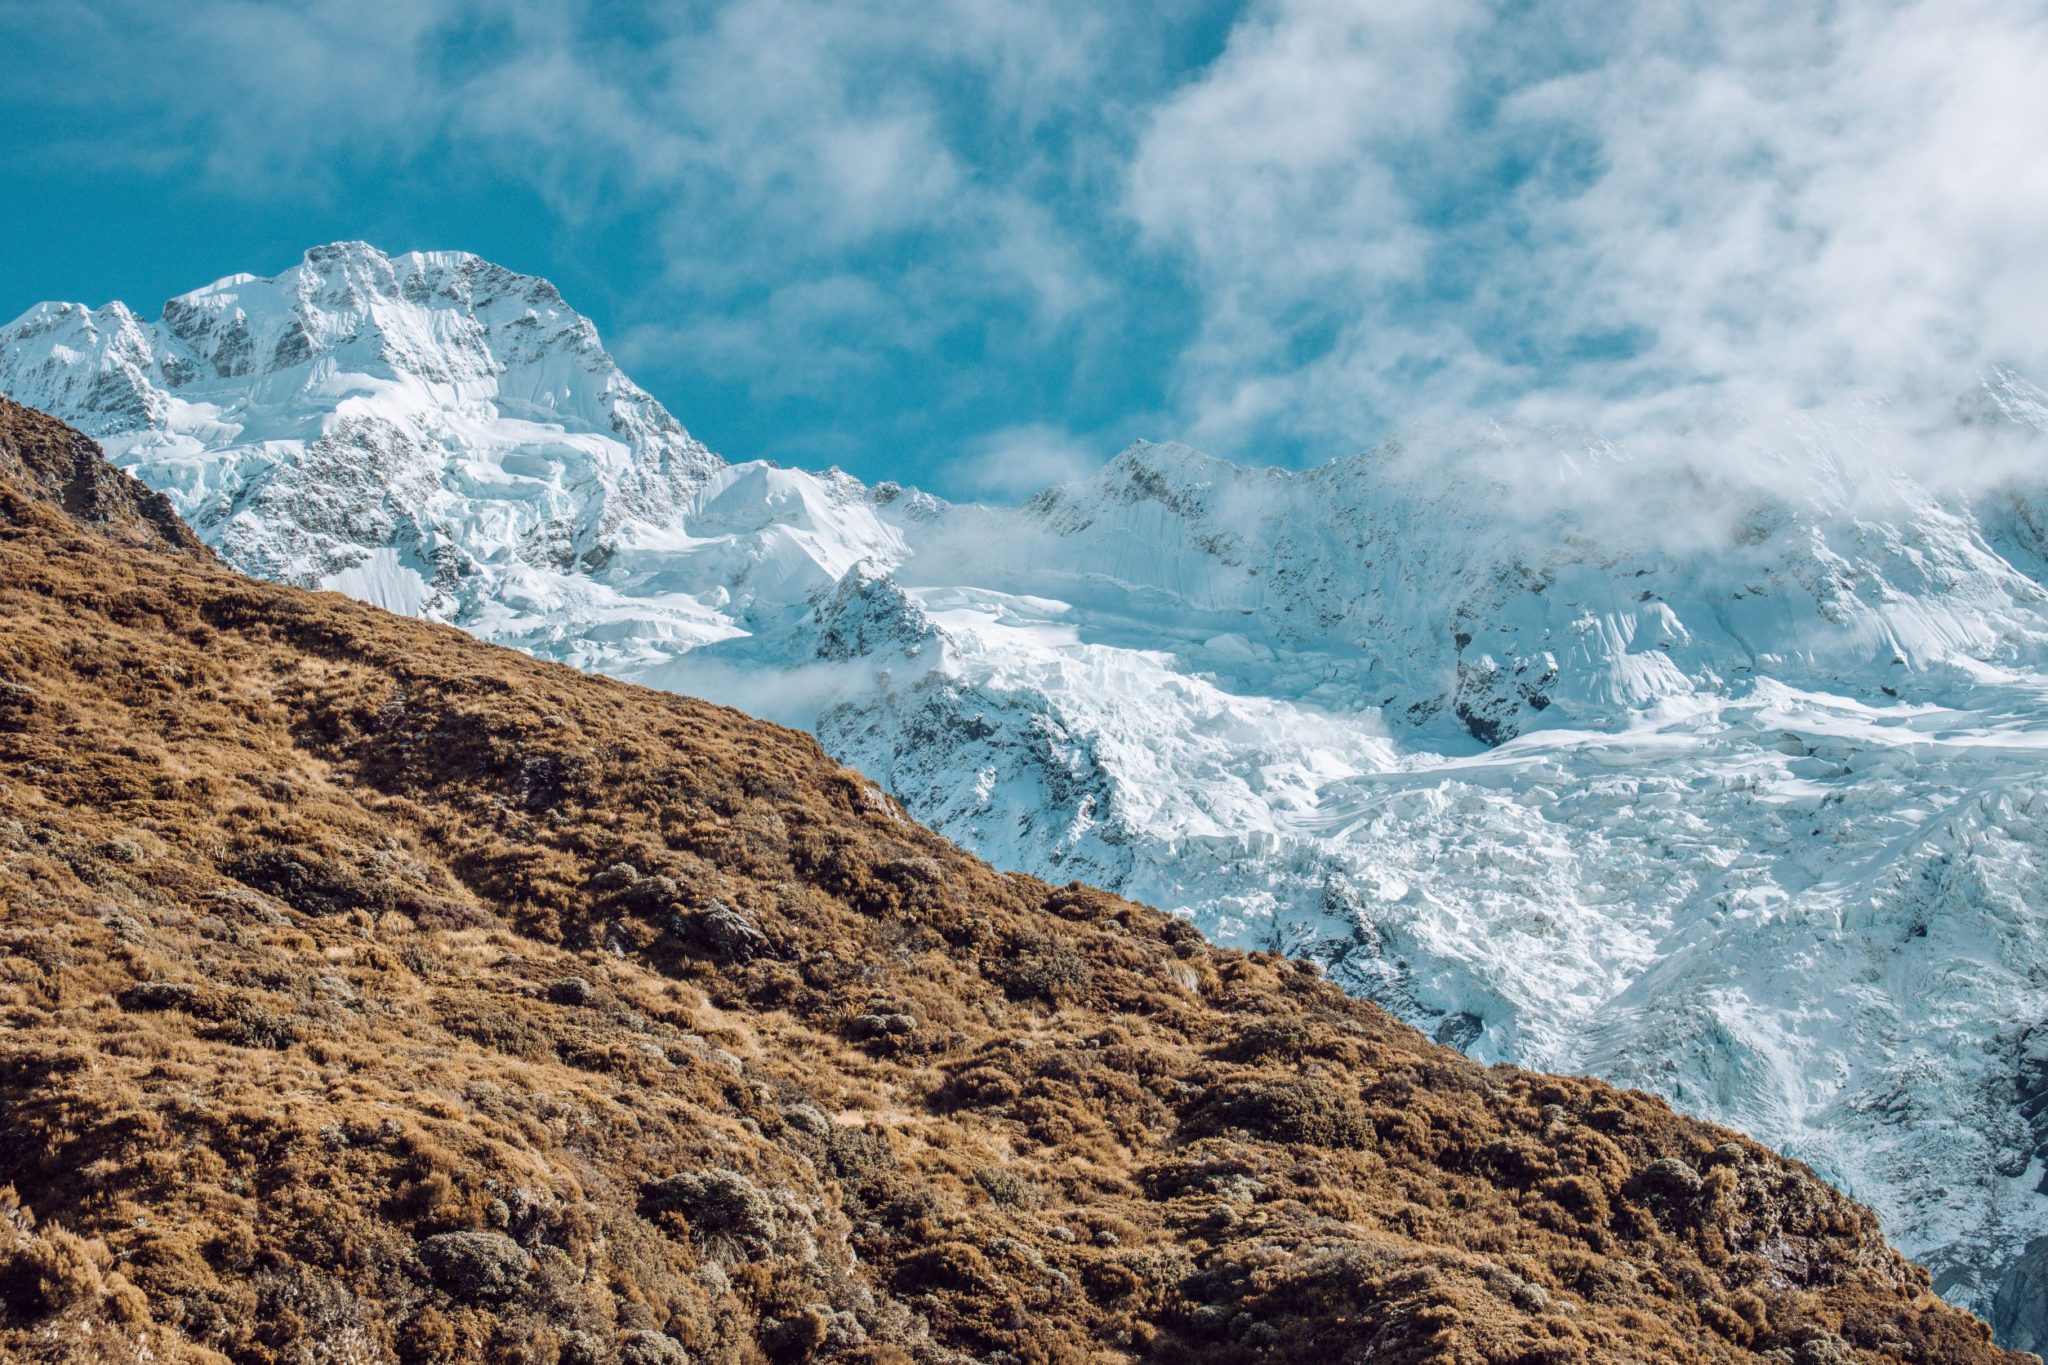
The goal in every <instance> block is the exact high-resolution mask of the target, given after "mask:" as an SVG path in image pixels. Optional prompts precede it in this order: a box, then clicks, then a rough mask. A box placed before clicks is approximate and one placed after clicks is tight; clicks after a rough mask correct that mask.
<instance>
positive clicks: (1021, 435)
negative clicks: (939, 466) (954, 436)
mask: <svg viewBox="0 0 2048 1365" xmlns="http://www.w3.org/2000/svg"><path fill="white" fill-rule="evenodd" d="M1104 459H1105V456H1104V454H1103V452H1102V451H1100V450H1098V449H1096V448H1094V447H1093V446H1092V445H1091V444H1089V443H1087V442H1084V441H1082V440H1080V439H1078V438H1076V437H1075V436H1074V435H1073V434H1072V433H1071V432H1068V431H1064V430H1062V429H1061V428H1059V427H1056V426H1052V425H1050V424H1047V423H1043V422H1032V423H1026V424H1024V425H1021V426H1013V427H1005V428H1003V429H1002V430H1000V431H993V432H990V433H989V434H988V435H986V436H983V437H981V438H980V439H979V440H978V441H976V442H975V444H974V447H973V449H972V450H971V451H970V452H969V454H968V456H967V458H965V459H964V460H962V461H961V462H960V464H959V465H958V466H957V467H956V470H955V477H956V478H957V480H958V482H959V483H960V485H961V486H962V487H963V488H965V489H967V490H968V491H969V492H970V493H974V494H979V495H981V496H984V497H994V498H999V499H1005V500H1008V499H1015V498H1025V497H1030V496H1031V495H1032V494H1034V493H1038V492H1042V491H1043V490H1045V489H1047V488H1052V487H1055V486H1057V485H1059V484H1063V483H1071V482H1072V481H1073V480H1075V479H1079V478H1085V477H1086V476H1087V475H1089V474H1091V473H1093V472H1094V471H1095V470H1096V469H1097V468H1099V467H1100V466H1101V465H1102V463H1103V461H1104Z"/></svg>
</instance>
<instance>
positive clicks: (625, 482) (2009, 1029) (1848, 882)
mask: <svg viewBox="0 0 2048 1365" xmlns="http://www.w3.org/2000/svg"><path fill="white" fill-rule="evenodd" d="M0 391H4V392H6V393H7V394H8V395H9V396H10V397H13V398H15V399H16V400H18V401H20V402H24V403H28V404H30V405H32V406H35V407H38V408H42V409H44V410H46V411H49V412H52V413H54V414H56V415H57V416H60V417H62V418H64V419H66V420H67V421H70V422H72V423H74V424H75V425H77V426H79V427H80V428H81V429H83V430H85V431H87V432H88V433H90V434H91V435H93V436H94V437H96V438H97V439H99V440H100V441H101V442H102V444H103V445H104V446H105V447H106V449H107V451H108V453H109V455H110V456H111V457H112V458H113V459H114V460H115V462H116V463H118V464H120V465H121V466H122V467H124V468H126V469H128V470H129V471H131V472H132V473H134V474H136V475H137V476H139V477H140V478H142V479H143V480H145V481H146V482H147V483H149V484H150V485H151V486H152V487H155V488H157V489H159V490H161V491H162V492H164V493H165V494H167V495H168V496H169V497H170V498H171V500H172V501H173V503H174V504H175V506H176V507H177V509H178V510H179V512H180V513H181V514H182V515H183V516H184V517H185V518H186V520H187V521H188V522H190V523H191V524H192V525H193V527H194V528H195V529H196V530H197V531H198V532H199V533H200V535H201V536H203V537H204V538H205V539H206V540H207V541H208V542H209V543H210V544H212V545H214V546H215V547H216V548H217V549H218V550H219V551H220V552H221V553H222V554H223V555H224V556H225V557H226V558H227V559H228V560H229V561H230V562H231V563H233V564H235V565H236V566H237V567H239V568H242V569H244V570H246V571H248V572H250V573H253V574H256V575H259V576H263V577H268V578H274V579H279V580H283V581H288V582H292V583H296V584H300V585H303V586H308V587H317V588H326V589H331V590H334V591H339V592H345V593H348V594H350V595H352V596H355V597H358V598H362V599H364V600H367V601H371V602H375V603H377V604H379V605H382V606H385V607H388V608H391V609H393V610H397V611H402V612H408V613H412V614H416V615H423V616H428V617H433V618H435V619H439V620H443V621H448V622H451V623H453V624H456V625H458V626H461V627H463V628H465V629H468V630H471V631H473V632H475V633H477V634H479V635H482V636H485V637H487V638H490V639H492V640H496V641H499V642H501V643H504V644H508V645H512V646H515V647H518V648H520V649H524V650H528V651H530V652H532V653H535V654H538V655H541V656H544V657H548V658H552V659H557V660H560V661H563V662H565V663H569V664H572V665H574V666H577V667H580V668H584V669H591V670H597V671H602V672H605V673H610V674H613V675H616V676H619V677H624V678H629V679H633V680H636V681H640V682H644V683H648V684H650V685H654V686H658V687H665V688H670V689H675V690H683V691H689V692H692V693H696V694H699V695H704V696H707V697H710V698H712V699H714V700H719V701H725V702H728V703H730V704H733V705H735V706H738V707H741V708H743V709H745V710H748V711H751V712H754V713H756V714H759V715H763V716H766V717H768V718H770V719H774V720H778V721H782V722H784V723H787V724H792V725H797V726H801V727H803V728H806V729H809V730H811V731H812V732H813V733H815V734H816V735H817V736H818V737H819V739H820V740H821V742H822V743H823V744H824V745H825V747H826V748H827V749H828V750H829V751H830V752H831V753H832V754H833V755H834V756H835V757H836V758H839V759H840V760H842V761H845V762H847V763H849V764H851V765H853V766H855V767H857V768H859V769H861V770H862V771H864V772H866V773H867V774H869V775H870V776H871V777H873V778H874V779H875V780H876V781H877V782H879V783H881V784H882V785H884V786H885V787H886V788H887V789H888V790H889V791H890V792H892V793H894V794H895V795H896V796H897V797H899V798H900V799H901V800H902V801H903V802H904V804H905V806H906V807H907V808H908V809H910V810H911V811H912V812H913V813H914V814H915V815H917V816H918V818H920V819H921V820H923V821H925V822H926V823H928V824H930V825H931V826H933V827H934V828H936V829H938V830H940V831H941V832H943V833H945V834H947V835H948V836H950V837H952V838H954V839H955V840H957V841H959V842H961V843H962V844H964V845H966V846H967V847H969V848H971V849H973V850H975V851H976V852H978V853H980V854H981V855H982V856H984V857H986V858H988V859H989V860H990V861H992V862H994V863H996V864H998V865H1000V866H1004V867H1010V868H1017V869H1022V870H1026V871H1030V872H1033V873H1036V874H1038V875H1040V876H1044V877H1047V878H1050V879H1053V880H1057V881H1064V880H1067V879H1082V880H1087V881H1091V882H1096V883H1099V884H1102V885H1105V886H1108V887H1110V888H1112V889H1114V890H1117V891H1119V892H1122V893H1123V894H1126V895H1130V896H1134V897H1137V898H1140V899H1143V900H1147V901H1150V902H1152V903H1154V904H1157V905H1160V906H1162V907H1165V908H1168V909H1170V910H1173V911H1175V912H1178V913H1183V914H1185V915H1187V916H1188V917H1190V918H1191V919H1192V920H1193V921H1194V922H1195V923H1196V924H1197V925H1198V926H1200V927H1201V928H1202V929H1203V930H1204V931H1205V932H1207V933H1208V934H1210V935H1211V936H1212V937H1214V938H1216V939H1219V940H1221V941H1223V942H1226V943H1230V944H1234V945H1239V946H1244V947H1249V948H1256V949H1271V950H1277V951H1280V952H1285V953H1289V954H1292V955H1295V956H1298V957H1304V958H1308V959H1311V960H1313V961H1315V962H1317V963H1319V964H1321V965H1322V967H1323V968H1324V970H1325V971H1326V972H1328V974H1329V975H1331V976H1332V977H1333V978H1334V979H1336V980H1337V981H1339V982H1341V983H1342V984H1343V985H1344V986H1345V987H1346V988H1347V989H1350V990H1353V991H1355V992H1357V993H1360V994H1363V995H1366V996H1369V997H1371V998H1373V999H1375V1000H1377V1001H1379V1002H1381V1003H1382V1004H1384V1005H1386V1006H1387V1007H1388V1008H1390V1009H1392V1010H1393V1011H1394V1012H1396V1013H1397V1014H1399V1015H1401V1016H1402V1017H1403V1018H1406V1019H1408V1020H1409V1021H1411V1022H1413V1023H1415V1024H1416V1025H1418V1026H1419V1027H1421V1028H1423V1029H1424V1030H1425V1031H1427V1032H1430V1033H1431V1034H1433V1035H1434V1036H1435V1037H1437V1038H1438V1039H1439V1040H1440V1041H1443V1042H1445V1043H1447V1044H1451V1045H1454V1046H1457V1047H1460V1048H1462V1049H1464V1050H1465V1051H1467V1052H1469V1053H1472V1054H1473V1055H1475V1056H1478V1057H1480V1058H1482V1059H1498V1060H1512V1061H1516V1062H1519V1063H1523V1064H1526V1065H1530V1066H1535V1067H1541V1068H1544V1069H1549V1070H1562V1071H1585V1072H1591V1073H1594V1074H1597V1075H1600V1076H1602V1077H1605V1078H1607V1079H1609V1080H1613V1081H1617V1082H1621V1083H1624V1084H1630V1085H1638V1086H1642V1087H1644V1088H1646V1089H1650V1090H1653V1091H1655V1092H1657V1093H1659V1094H1661V1095H1663V1096H1665V1097H1667V1098H1668V1099H1670V1100H1671V1101H1672V1102H1673V1103H1674V1104H1676V1105H1678V1106H1679V1107H1681V1108H1683V1109H1686V1110H1688V1111H1691V1112H1693V1113H1696V1114H1700V1115H1703V1116H1706V1117H1709V1118H1712V1119H1715V1120H1718V1121H1721V1122H1724V1123H1727V1124H1730V1125H1731V1126H1734V1127H1737V1128H1740V1129H1742V1130H1744V1131H1746V1132H1749V1133H1752V1134H1754V1135H1756V1136H1757V1137H1759V1138H1760V1139H1762V1140H1764V1141H1767V1142H1770V1143H1771V1144H1773V1145H1774V1146H1776V1147H1777V1148H1779V1149H1780V1150H1782V1151H1784V1152H1786V1153H1788V1154H1790V1155H1792V1156H1795V1157H1798V1158H1801V1159H1803V1160H1805V1161H1807V1162H1809V1163H1811V1164H1812V1165H1813V1166H1814V1167H1815V1168H1816V1169H1817V1170H1819V1171H1820V1172H1821V1173H1822V1174H1824V1175H1825V1176H1827V1177H1828V1178H1830V1179H1832V1180H1834V1181H1836V1182H1837V1183H1839V1184H1841V1185H1842V1186H1843V1187H1845V1188H1846V1189H1848V1190H1849V1191H1850V1192H1851V1193H1853V1194H1855V1195H1856V1196H1857V1197H1858V1198H1860V1199H1863V1200H1865V1201H1866V1202H1868V1203H1870V1204H1871V1205H1872V1206H1873V1207H1874V1208H1876V1209H1877V1211H1878V1212H1879V1214H1880V1216H1881V1217H1882V1219H1883V1221H1884V1223H1885V1226H1886V1230H1887V1232H1888V1233H1889V1235H1890V1236H1891V1237H1892V1238H1893V1239H1894V1240H1895V1241H1896V1242H1897V1243H1898V1244H1899V1245H1900V1246H1901V1247H1902V1248H1904V1249H1905V1250H1906V1251H1907V1252H1908V1253H1909V1254H1911V1255H1913V1256H1914V1257H1915V1258H1916V1259H1919V1260H1920V1261H1922V1262H1923V1263H1925V1264H1926V1265H1928V1266H1929V1267H1930V1269H1931V1270H1932V1271H1933V1272H1934V1274H1935V1276H1936V1284H1937V1287H1938V1288H1939V1289H1940V1290H1941V1291H1942V1292H1944V1293H1946V1294H1948V1295H1950V1296H1951V1297H1952V1298H1955V1299H1957V1300H1959V1301H1961V1302H1963V1303H1965V1304H1968V1305H1969V1306H1971V1307H1973V1308H1977V1309H1978V1310H1980V1311H1982V1312H1984V1313H1986V1314H1987V1315H1990V1316H1992V1317H1993V1318H1994V1320H1995V1321H1996V1323H1997V1325H1998V1326H1999V1329H2000V1331H2001V1333H2002V1336H2003V1338H2004V1339H2005V1340H2006V1341H2007V1344H2009V1345H2014V1346H2020V1347H2025V1348H2034V1349H2038V1348H2040V1347H2042V1346H2043V1345H2048V1341H2043V1340H2040V1339H2037V1334H2038V1333H2040V1332H2041V1331H2042V1328H2041V1326H2040V1324H2041V1323H2042V1321H2043V1318H2044V1314H2043V1311H2042V1305H2040V1304H2038V1303H2035V1302H2032V1298H2033V1297H2034V1296H2035V1295H2037V1292H2038V1290H2037V1286H2038V1285H2039V1284H2040V1283H2042V1282H2043V1280H2044V1277H2048V906H2044V899H2043V893H2042V891H2041V889H2040V888H2041V887H2042V885H2043V879H2042V872H2043V869H2044V868H2048V588H2044V586H2043V585H2044V583H2048V480H2044V478H2043V477H2042V474H2043V472H2044V469H2043V463H2042V457H2043V455H2044V453H2048V397H2044V395H2043V394H2042V393H2041V391H2040V390H2038V389H2036V388H2034V387H2033V386H2032V385H2031V384H2029V383H2028V382H2027V381H2025V380H2024V379H2022V378H2020V377H2019V376H2016V375H2011V374H2005V373H1994V374H1991V375H1987V376H1985V377H1984V379H1983V382H1982V383H1981V384H1980V385H1979V386H1978V387H1977V389H1976V390H1974V391H1973V392H1971V393H1970V394H1968V395H1966V396H1965V397H1964V399H1963V401H1961V402H1960V403H1959V404H1957V405H1956V406H1955V407H1954V409H1953V410H1952V411H1950V412H1948V413H1946V414H1945V415H1944V417H1943V420H1942V421H1941V422H1940V423H1939V424H1938V427H1937V428H1936V429H1929V428H1928V427H1927V426H1926V424H1925V423H1924V422H1919V424H1917V425H1916V421H1917V420H1918V419H1914V418H1909V417H1908V415H1906V414H1904V413H1902V412H1899V411H1895V410H1893V409H1891V408H1889V407H1888V406H1887V405H1886V404H1884V403H1883V402H1879V401H1869V402H1858V403H1852V404H1847V405H1845V406H1844V407H1843V408H1842V409H1841V410H1839V411H1835V412H1831V413H1830V414H1829V415H1828V416H1826V417H1825V418H1823V417H1820V416H1815V415H1811V414H1789V415H1782V416H1771V417H1756V418H1751V417H1737V418H1732V419H1730V420H1729V421H1727V422H1725V423H1723V424H1721V425H1719V426H1716V427H1713V428H1712V429H1702V430H1698V431H1694V432H1690V433H1686V434H1683V435H1682V436H1674V437H1672V438H1671V439H1672V441H1675V442H1676V443H1677V444H1679V445H1680V446H1682V447H1684V448H1685V450H1686V451H1687V454H1686V455H1685V457H1684V458H1677V459H1674V458H1671V457H1670V453H1669V451H1668V450H1665V449H1663V448H1662V447H1661V446H1660V445H1659V444H1658V443H1656V442H1649V443H1646V444H1640V445H1638V444H1631V443H1630V442H1614V441H1608V440H1603V439H1599V438H1596V437H1593V436H1589V435H1587V434H1584V433H1576V432H1570V431H1527V430H1518V429H1515V428H1511V427H1508V426H1504V425H1498V424H1491V423H1484V422H1474V423H1471V424H1468V425H1463V426H1457V427H1447V428H1429V429H1419V430H1415V431H1411V432H1406V433H1403V434H1402V435H1400V436H1399V437H1397V438H1395V439H1393V440H1390V441H1388V442H1386V443H1385V444H1383V445H1382V446H1381V447H1379V448H1378V449H1375V450H1373V451H1370V452H1366V453H1364V454H1360V455H1356V456H1350V457H1346V458H1343V459H1339V460H1335V461H1332V462H1331V463H1328V464H1325V465H1322V466H1320V467H1317V468H1314V469H1308V470H1299V471H1289V470H1279V469H1259V468H1245V467H1241V466H1238V465H1235V464H1231V463H1229V462H1226V461H1223V460H1219V459H1215V458H1212V457H1210V456H1207V455H1204V454H1201V453H1199V452H1197V451H1194V450H1191V449H1188V448H1186V447H1182V446H1175V445H1169V444H1156V445H1155V444H1144V443H1140V444H1138V445H1134V446H1132V447H1131V448H1130V449H1128V450H1126V451H1124V452H1123V453H1122V454H1120V455H1118V456H1117V457H1116V458H1115V459H1113V460H1111V461H1110V462H1109V463H1107V464H1106V465H1104V466H1103V467H1102V468H1101V469H1100V470H1099V471H1098V472H1097V473H1096V474H1094V475H1092V476H1090V477H1088V478H1085V479H1082V480H1080V481H1078V482H1076V483H1072V484H1069V485H1066V486H1063V487H1060V488H1055V489H1050V490H1047V491H1046V492H1044V493H1043V494H1041V495H1040V496H1038V497H1037V498H1034V499H1032V500H1031V501H1029V502H1027V503H1025V504H1023V505H1022V506H1014V507H997V506H979V505H958V504H953V503H948V502H946V501H943V500H941V499H939V498H936V497H933V496H931V495H929V494H926V493H922V492H919V491H916V490H914V489H908V488H903V487H900V486H898V485H895V484H891V483H881V484H875V485H867V484H863V483H861V482H860V481H859V480H856V479H854V478H852V477H851V476H849V475H846V474H844V473H842V472H839V471H837V470H832V471H827V472H823V473H811V472H806V471H803V470H797V469H789V468H782V467H779V466H775V465H770V464H766V463H762V462H748V463H728V462H726V461H724V460H722V459H720V458H719V457H717V456H715V455H713V454H712V453H711V452H710V451H708V450H706V449H705V448H704V447H703V446H702V445H701V444H699V443H698V442H697V441H695V440H694V439H693V438H691V437H690V436H689V434H688V433H687V432H686V431H685V430H684V428H683V427H682V425H681V424H680V423H678V422H677V421H676V420H675V418H674V417H672V416H671V415H670V414H669V413H668V412H667V411H666V410H664V409H663V408H662V406H661V405H660V404H659V403H658V402H656V401H655V400H654V399H653V398H652V397H651V396H649V395H648V394H647V393H646V392H645V391H644V390H642V389H641V388H640V387H639V386H638V385H636V384H634V383H633V382H632V381H631V380H630V379H628V378H627V377H626V376H625V375H624V374H623V372H622V371H621V370H620V368H619V366H618V365H617V364H616V362H615V361H614V360H613V359H612V357H611V356H610V355H609V354H608V353H607V352H606V351H605V350H604V348H603V346H602V345H601V344H600V341H599V339H598V336H597V332H596V329H595V328H594V327H593V326H592V325H591V324H590V323H589V321H588V320H587V319H585V318H583V317H582V316H581V315H580V314H578V313H576V312H575V311H574V310H573V309H572V308H570V307H569V305H568V304H567V303H566V302H565V301H564V300H563V299H562V298H561V296H560V294H559V293H558V292H557V291H556V290H555V289H554V287H553V286H551V285H549V284H548V283H547V282H546V281H543V280H540V279H536V278H533V277H529V276H523V275H519V274H516V273H514V272H512V271H509V270H506V269H504V268H502V267H499V266H496V265H493V264H491V263H489V262H486V261H483V260H481V259H479V258H477V257H474V256H470V255H466V254H463V253H454V252H449V253H415V254H411V255H404V256H397V257H387V256H385V255H384V254H382V253H381V252H378V251H377V250H375V249H374V248H371V247H369V246H366V245H364V244H361V243H339V244H335V245H332V246H327V247H321V248H317V249H315V250H313V251H310V252H308V253H307V254H306V256H305V258H304V260H303V261H302V262H301V263H300V264H299V265H297V266H295V267H293V268H291V269H289V270H286V271H285V272H283V273H282V274H279V275H277V276H276V277H274V278H268V279H265V278H257V277H255V276H250V275H236V276H231V277H229V278H227V279H223V280H220V281H218V282H216V283H214V284H211V285H208V286H207V287H205V288H203V289H199V290H196V291H194V292H193V293H190V294H186V295H182V296H180V297H178V298H175V299H172V300H170V301H169V302H168V303H166V304H165V305H164V307H163V308H162V310H161V312H160V314H159V316H158V317H157V318H156V319H154V320H147V319H144V318H142V317H141V316H139V315H137V314H136V313H134V312H133V311H132V310H130V309H129V308H127V307H126V306H124V305H122V304H119V303H111V304H107V305H106V306H104V307H101V308H98V309H92V308H88V307H85V306H83V305H79V304H41V305H38V306H37V307H35V308H32V309H30V310H29V311H28V312H27V313H25V314H23V315H22V316H21V317H20V318H18V319H16V320H15V321H14V322H13V323H11V324H9V325H8V326H7V327H6V328H5V329H0ZM1929 450H1932V451H1934V452H1935V457H1934V458H1928V457H1927V452H1928V451H1929ZM1987 471H1989V472H1988V473H1987ZM1965 473H1967V474H1968V477H1967V478H1965V477H1963V476H1964V474H1965ZM1951 475H1953V476H1954V477H1950V476H1951Z"/></svg>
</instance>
